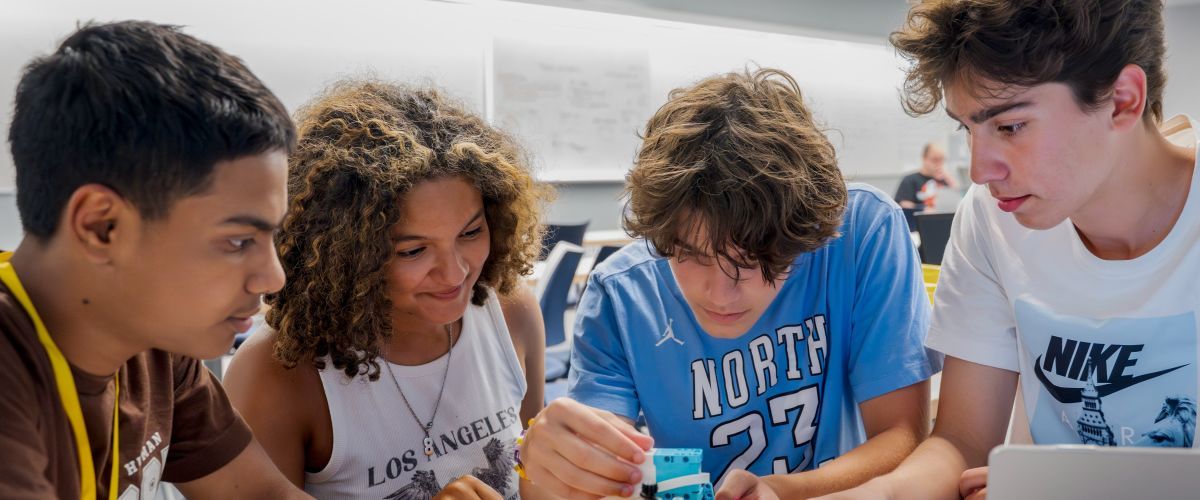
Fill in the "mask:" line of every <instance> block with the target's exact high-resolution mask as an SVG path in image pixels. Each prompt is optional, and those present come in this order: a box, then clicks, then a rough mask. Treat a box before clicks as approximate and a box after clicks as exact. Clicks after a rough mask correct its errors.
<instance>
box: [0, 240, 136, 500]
mask: <svg viewBox="0 0 1200 500" xmlns="http://www.w3.org/2000/svg"><path fill="white" fill-rule="evenodd" d="M10 257H12V253H11V252H4V253H2V254H0V280H2V281H3V282H4V286H6V287H8V291H9V293H12V295H13V297H16V298H17V301H18V302H20V303H21V307H24V308H25V312H26V313H27V314H29V318H30V319H32V320H33V326H34V327H35V328H36V329H37V335H38V340H39V341H41V343H42V347H45V348H46V354H47V355H49V356H50V365H51V366H52V367H53V368H54V382H55V384H57V385H58V396H59V397H60V398H61V399H62V405H63V408H64V409H65V410H66V411H67V420H70V422H71V430H72V431H74V434H75V449H76V451H77V452H79V490H80V497H81V498H83V500H92V499H94V498H96V468H95V465H93V463H92V447H91V446H90V445H89V444H88V435H87V426H86V425H84V422H83V410H82V408H81V407H80V406H79V393H78V392H76V390H75V378H74V377H73V376H72V375H71V365H69V364H67V358H65V357H63V354H62V351H60V350H58V345H57V344H55V343H54V339H52V338H50V332H49V331H47V330H46V325H45V324H44V323H42V318H41V317H40V316H38V313H37V310H36V309H34V308H33V302H32V301H30V300H29V294H27V293H26V292H25V287H23V286H21V280H20V279H19V278H17V272H16V270H15V269H13V266H12V264H11V263H9V262H8V259H9V258H10ZM120 376H121V372H120V370H119V369H118V370H117V374H116V375H114V376H113V398H114V399H113V430H112V438H113V444H112V453H113V456H112V478H111V479H110V481H109V483H108V498H109V499H110V500H116V498H117V480H118V476H117V471H118V470H120V467H118V464H117V462H119V460H118V459H119V458H120V454H119V453H118V450H119V446H120V441H119V440H118V439H117V430H118V425H117V417H118V416H119V415H120V411H119V410H120V407H121V378H120Z"/></svg>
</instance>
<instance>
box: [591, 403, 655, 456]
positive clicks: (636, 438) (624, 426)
mask: <svg viewBox="0 0 1200 500" xmlns="http://www.w3.org/2000/svg"><path fill="white" fill-rule="evenodd" d="M593 411H595V412H597V413H599V415H600V418H603V419H604V420H605V421H607V422H608V423H610V424H612V425H613V426H614V427H616V428H617V430H619V431H621V433H622V434H624V435H625V437H627V438H629V439H630V440H631V441H633V442H634V444H636V445H638V446H639V447H640V448H641V449H642V450H643V451H650V448H653V447H654V438H652V437H650V436H648V435H646V434H642V432H641V431H638V430H637V429H636V428H634V427H633V426H632V425H630V424H629V422H627V421H625V419H623V418H621V417H618V416H616V415H613V414H612V412H607V411H604V410H596V409H593ZM631 462H632V460H631ZM634 463H639V462H634Z"/></svg>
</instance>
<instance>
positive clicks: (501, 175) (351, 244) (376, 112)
mask: <svg viewBox="0 0 1200 500" xmlns="http://www.w3.org/2000/svg"><path fill="white" fill-rule="evenodd" d="M297 121H298V126H299V144H298V146H297V149H296V151H295V153H293V154H292V155H291V157H290V158H289V167H290V171H289V173H288V190H289V193H290V198H291V199H290V203H289V207H288V214H287V216H286V218H285V219H284V221H283V227H282V229H281V230H280V232H279V235H278V236H277V237H276V243H277V245H278V246H279V256H280V261H281V262H282V264H283V268H284V271H285V272H286V273H287V284H286V285H285V286H284V287H283V289H282V290H280V291H279V292H278V293H275V294H272V295H269V296H268V297H267V299H266V301H267V304H269V305H270V306H271V308H270V310H269V311H268V312H267V317H266V319H267V323H268V324H269V325H270V326H271V327H272V328H273V329H274V330H275V332H276V336H275V341H274V342H275V344H274V348H275V351H274V352H275V358H276V359H277V360H279V361H280V362H281V363H283V365H284V366H286V367H289V368H291V367H294V366H296V364H297V363H299V362H300V361H302V360H306V359H311V360H312V362H313V363H314V364H315V366H316V367H317V368H318V369H323V368H325V361H324V359H325V356H328V357H329V360H330V361H331V362H332V363H333V366H334V367H335V368H337V369H340V370H342V371H344V372H345V373H346V375H347V376H351V377H353V376H355V375H358V374H360V373H365V374H366V375H367V376H368V377H369V378H370V379H371V380H375V379H377V378H378V377H379V364H378V362H377V360H376V358H377V357H378V356H379V353H380V349H381V347H382V345H383V343H384V342H385V341H386V340H387V339H388V338H390V337H391V335H392V322H391V308H392V304H391V301H390V300H389V299H388V296H387V292H386V290H387V282H386V278H385V276H386V275H385V271H386V268H387V265H388V263H389V261H390V260H391V259H392V258H393V256H394V251H393V245H392V242H391V241H390V239H389V237H388V234H389V230H390V229H391V228H392V227H393V226H394V225H396V224H397V223H399V222H400V220H401V215H402V212H403V208H404V207H403V205H404V200H405V195H406V194H407V193H408V192H409V190H411V189H412V188H413V187H414V186H415V185H417V184H418V183H420V182H423V181H427V180H433V179H441V178H448V177H461V178H464V179H467V180H469V181H470V182H472V183H474V185H475V187H476V188H478V189H479V191H480V192H481V193H482V195H483V205H484V213H485V217H486V219H487V223H488V228H489V232H490V234H491V253H490V254H489V255H488V259H487V261H486V262H485V263H484V265H483V269H482V270H481V272H480V275H479V280H478V281H477V282H476V283H475V286H474V289H473V290H472V296H471V302H472V303H474V304H476V305H479V304H482V303H483V302H484V300H485V299H486V298H487V290H486V289H487V288H489V287H490V288H493V289H495V290H496V291H497V292H498V293H501V294H505V293H508V292H511V291H512V290H513V289H514V287H516V286H517V284H518V282H519V280H520V279H521V275H523V274H528V273H529V271H530V270H531V269H532V266H533V264H532V263H533V262H534V260H535V259H536V257H537V255H538V251H539V249H540V245H541V231H542V229H541V226H540V224H539V214H540V213H541V210H542V208H543V204H544V202H545V201H546V200H547V199H548V198H549V196H550V191H549V188H548V187H545V186H543V185H540V184H538V183H536V182H534V179H533V177H532V175H531V173H530V170H529V168H528V162H527V161H526V159H525V157H524V155H523V154H522V152H521V150H520V149H519V148H518V147H517V146H516V144H515V142H514V141H513V140H512V139H511V138H510V137H509V136H507V135H506V134H504V133H503V132H501V131H499V130H497V129H495V128H493V127H491V126H489V125H488V124H486V123H484V121H483V120H482V119H481V118H479V117H478V116H476V115H474V114H472V113H470V112H468V111H466V110H465V109H464V107H463V106H462V105H461V104H458V103H456V102H453V101H452V100H450V99H448V98H447V97H446V96H444V95H443V94H442V93H441V92H439V91H437V90H435V89H432V88H410V87H406V86H402V85H396V84H391V83H385V82H378V81H358V80H353V81H344V82H341V83H338V84H335V85H334V86H332V87H331V88H329V89H328V90H326V91H325V92H324V93H323V94H321V95H319V96H317V97H316V98H315V99H314V100H313V101H312V102H310V103H309V104H308V105H307V106H306V107H304V108H302V109H301V110H300V112H299V113H298V116H297ZM431 209H435V207H431Z"/></svg>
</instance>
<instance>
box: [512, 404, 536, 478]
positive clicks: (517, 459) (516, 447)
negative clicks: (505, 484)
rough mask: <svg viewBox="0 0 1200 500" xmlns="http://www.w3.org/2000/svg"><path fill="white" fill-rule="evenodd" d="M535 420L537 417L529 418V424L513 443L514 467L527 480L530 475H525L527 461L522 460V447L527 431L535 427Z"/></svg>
mask: <svg viewBox="0 0 1200 500" xmlns="http://www.w3.org/2000/svg"><path fill="white" fill-rule="evenodd" d="M535 420H537V417H534V418H531V419H529V425H528V426H527V427H525V428H524V429H521V434H520V435H518V436H517V440H516V442H515V443H513V469H514V470H516V471H517V475H518V476H520V477H521V479H524V480H526V481H528V480H529V477H528V476H526V475H525V463H524V462H522V461H521V448H522V447H524V446H525V438H526V433H528V432H529V428H530V427H533V422H534V421H535Z"/></svg>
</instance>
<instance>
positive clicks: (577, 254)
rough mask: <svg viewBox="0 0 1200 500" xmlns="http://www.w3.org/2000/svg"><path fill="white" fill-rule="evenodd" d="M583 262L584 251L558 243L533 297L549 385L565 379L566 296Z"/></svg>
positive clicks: (567, 358)
mask: <svg viewBox="0 0 1200 500" xmlns="http://www.w3.org/2000/svg"><path fill="white" fill-rule="evenodd" d="M582 258H583V248H582V247H580V246H579V245H576V244H573V243H568V242H565V241H560V242H558V243H557V244H556V245H555V246H554V249H553V250H551V251H550V255H549V256H547V257H546V267H545V271H544V273H543V274H542V278H541V279H540V280H538V284H537V289H536V290H535V294H536V295H537V298H538V305H539V306H541V308H542V321H543V323H545V325H546V380H547V381H551V380H555V379H559V378H562V377H565V376H566V375H567V368H568V363H569V362H570V360H571V350H570V346H569V345H568V343H567V334H566V328H565V325H564V324H563V323H564V316H566V312H567V294H568V293H570V290H571V283H573V282H574V281H575V271H576V270H577V269H579V261H580V260H581V259H582Z"/></svg>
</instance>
